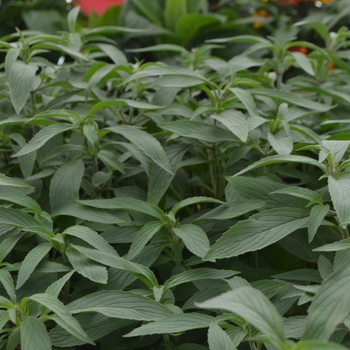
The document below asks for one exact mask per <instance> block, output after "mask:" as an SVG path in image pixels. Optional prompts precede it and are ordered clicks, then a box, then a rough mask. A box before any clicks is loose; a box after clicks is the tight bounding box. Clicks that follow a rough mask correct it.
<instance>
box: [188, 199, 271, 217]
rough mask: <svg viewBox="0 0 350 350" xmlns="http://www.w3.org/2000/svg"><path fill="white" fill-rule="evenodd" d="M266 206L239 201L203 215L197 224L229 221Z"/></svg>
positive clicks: (261, 202)
mask: <svg viewBox="0 0 350 350" xmlns="http://www.w3.org/2000/svg"><path fill="white" fill-rule="evenodd" d="M264 206H265V202H263V201H254V200H239V201H237V202H233V203H230V204H228V205H220V206H219V207H217V208H215V209H213V210H210V211H209V212H207V213H205V214H203V215H202V216H200V217H199V218H198V219H196V221H195V222H198V221H201V220H227V219H233V218H235V217H238V216H241V215H243V214H246V213H249V212H250V211H253V210H256V209H260V208H262V207H264Z"/></svg>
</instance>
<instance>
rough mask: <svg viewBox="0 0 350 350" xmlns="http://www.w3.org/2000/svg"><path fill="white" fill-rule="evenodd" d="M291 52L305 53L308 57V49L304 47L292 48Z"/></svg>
mask: <svg viewBox="0 0 350 350" xmlns="http://www.w3.org/2000/svg"><path fill="white" fill-rule="evenodd" d="M289 51H290V52H300V53H303V54H304V55H307V48H306V47H303V46H292V47H291V48H290V49H289Z"/></svg>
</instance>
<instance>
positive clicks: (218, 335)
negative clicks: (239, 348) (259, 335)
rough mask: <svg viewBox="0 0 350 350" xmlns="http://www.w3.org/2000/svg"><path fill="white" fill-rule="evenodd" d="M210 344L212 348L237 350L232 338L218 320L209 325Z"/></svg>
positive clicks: (216, 349) (215, 349) (211, 349)
mask: <svg viewBox="0 0 350 350" xmlns="http://www.w3.org/2000/svg"><path fill="white" fill-rule="evenodd" d="M208 344H209V349H210V350H236V347H235V346H234V345H233V342H232V340H231V338H230V337H229V336H228V334H227V333H226V332H225V331H223V330H222V329H221V328H220V327H219V326H218V324H217V323H216V322H213V323H212V324H211V325H210V327H209V330H208Z"/></svg>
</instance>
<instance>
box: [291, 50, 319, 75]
mask: <svg viewBox="0 0 350 350" xmlns="http://www.w3.org/2000/svg"><path fill="white" fill-rule="evenodd" d="M289 54H290V55H292V56H293V58H294V59H295V62H296V63H297V64H298V65H299V67H300V68H301V69H302V70H303V71H305V72H306V73H307V74H310V75H312V76H314V75H315V72H314V69H313V68H312V65H311V63H310V61H309V59H308V57H307V56H306V55H304V54H303V53H301V52H289Z"/></svg>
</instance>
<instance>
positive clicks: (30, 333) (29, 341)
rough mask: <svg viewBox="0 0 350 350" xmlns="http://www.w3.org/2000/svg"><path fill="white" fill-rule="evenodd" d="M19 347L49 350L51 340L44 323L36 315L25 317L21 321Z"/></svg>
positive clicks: (31, 349) (27, 349) (25, 349)
mask: <svg viewBox="0 0 350 350" xmlns="http://www.w3.org/2000/svg"><path fill="white" fill-rule="evenodd" d="M20 329H21V349H23V350H51V349H52V348H51V340H50V337H49V335H48V333H47V331H46V327H45V326H44V323H43V322H42V321H40V320H39V319H38V318H36V317H31V316H29V317H26V318H25V319H24V320H23V322H22V323H21V328H20Z"/></svg>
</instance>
